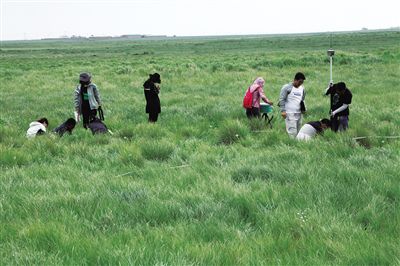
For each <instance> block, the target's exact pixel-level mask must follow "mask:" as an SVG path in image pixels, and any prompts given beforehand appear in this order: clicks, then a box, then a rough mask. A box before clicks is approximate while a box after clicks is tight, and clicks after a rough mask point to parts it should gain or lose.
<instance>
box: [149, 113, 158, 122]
mask: <svg viewBox="0 0 400 266" xmlns="http://www.w3.org/2000/svg"><path fill="white" fill-rule="evenodd" d="M157 118H158V113H149V122H150V123H155V122H157Z"/></svg>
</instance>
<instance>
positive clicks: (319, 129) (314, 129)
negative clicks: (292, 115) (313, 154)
mask: <svg viewBox="0 0 400 266" xmlns="http://www.w3.org/2000/svg"><path fill="white" fill-rule="evenodd" d="M330 127H331V121H330V120H329V119H326V118H323V119H321V120H319V121H311V122H308V123H306V124H304V126H302V127H301V129H300V131H299V134H297V136H296V139H297V140H305V141H307V140H310V139H312V138H313V137H314V136H316V135H317V134H319V135H322V134H323V133H324V130H326V129H327V128H330Z"/></svg>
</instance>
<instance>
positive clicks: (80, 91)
mask: <svg viewBox="0 0 400 266" xmlns="http://www.w3.org/2000/svg"><path fill="white" fill-rule="evenodd" d="M74 104H75V116H76V120H77V122H79V120H80V116H82V120H83V127H84V128H87V127H88V125H89V123H90V122H91V121H92V120H93V119H94V118H95V117H96V115H97V110H98V109H101V100H100V93H99V89H98V88H97V86H96V84H94V83H92V76H91V75H90V73H87V72H82V73H81V74H80V75H79V85H78V86H77V87H76V89H75V94H74Z"/></svg>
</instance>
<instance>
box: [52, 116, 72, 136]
mask: <svg viewBox="0 0 400 266" xmlns="http://www.w3.org/2000/svg"><path fill="white" fill-rule="evenodd" d="M75 125H76V121H75V119H73V118H68V119H67V121H65V122H64V123H62V124H61V125H59V126H58V127H57V128H55V129H53V132H54V133H56V134H58V135H59V136H60V137H62V136H63V135H64V134H65V133H67V132H68V133H69V134H70V135H71V134H72V130H73V129H74V128H75Z"/></svg>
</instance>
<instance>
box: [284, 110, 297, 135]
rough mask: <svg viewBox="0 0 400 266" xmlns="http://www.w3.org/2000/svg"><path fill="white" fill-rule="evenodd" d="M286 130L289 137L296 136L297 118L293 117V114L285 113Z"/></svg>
mask: <svg viewBox="0 0 400 266" xmlns="http://www.w3.org/2000/svg"><path fill="white" fill-rule="evenodd" d="M285 123H286V132H287V133H288V135H289V137H291V138H296V136H297V120H296V119H295V116H294V114H286V119H285Z"/></svg>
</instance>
